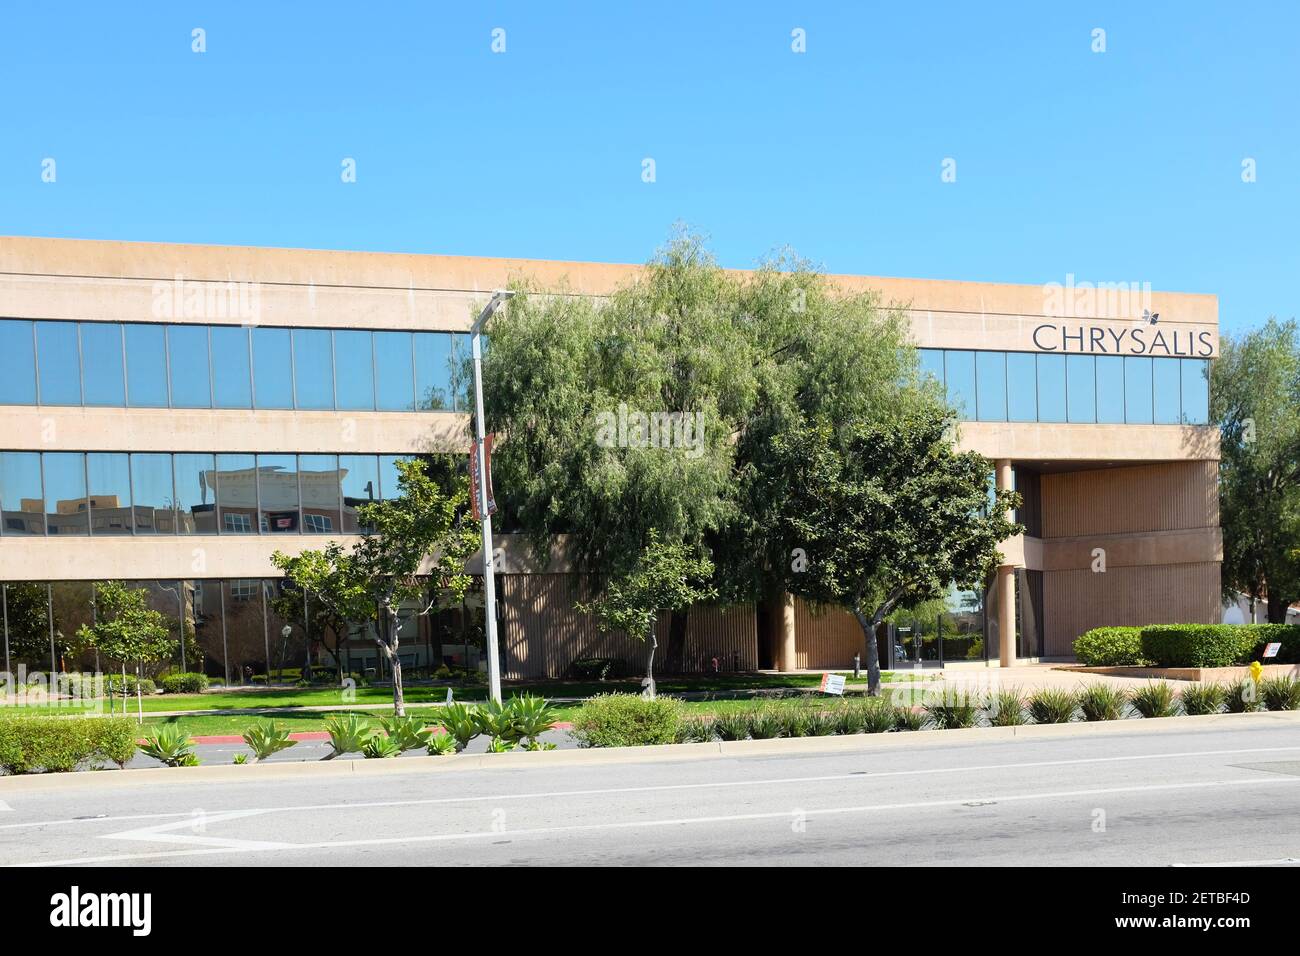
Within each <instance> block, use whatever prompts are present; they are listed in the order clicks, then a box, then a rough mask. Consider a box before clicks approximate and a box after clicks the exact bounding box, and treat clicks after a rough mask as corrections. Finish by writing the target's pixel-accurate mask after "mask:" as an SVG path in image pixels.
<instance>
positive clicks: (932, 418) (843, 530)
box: [773, 409, 1021, 695]
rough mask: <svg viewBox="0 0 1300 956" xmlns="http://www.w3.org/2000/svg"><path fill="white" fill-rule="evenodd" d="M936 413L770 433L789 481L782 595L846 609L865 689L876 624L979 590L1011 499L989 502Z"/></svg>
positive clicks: (1001, 496)
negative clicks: (954, 592) (793, 556)
mask: <svg viewBox="0 0 1300 956" xmlns="http://www.w3.org/2000/svg"><path fill="white" fill-rule="evenodd" d="M949 424H950V423H949V421H948V419H947V417H946V415H944V414H943V413H942V412H939V411H937V410H934V409H919V410H917V411H915V412H914V413H912V414H910V415H908V416H905V417H904V418H903V419H901V420H899V421H897V422H893V423H885V424H853V425H849V426H846V427H844V428H843V429H841V430H839V431H837V430H835V429H833V428H832V427H830V426H829V425H825V424H815V425H809V426H806V427H804V428H802V429H797V430H794V431H792V432H790V433H788V434H786V435H783V436H780V437H778V439H777V440H776V441H775V442H774V448H773V453H774V454H775V455H778V456H780V458H781V459H782V461H783V462H784V468H785V469H786V470H787V473H788V476H789V480H788V487H787V489H786V493H785V496H784V498H783V502H784V505H783V507H784V513H783V514H782V515H781V516H780V519H779V520H780V524H781V533H782V535H783V536H784V538H785V541H786V544H787V545H788V546H789V548H790V550H791V551H793V550H794V549H796V548H799V549H803V551H804V553H805V554H806V564H805V563H803V562H800V564H799V565H798V569H797V570H792V571H791V573H790V574H789V577H788V578H787V581H788V586H789V588H790V590H791V591H793V592H794V593H796V594H800V595H802V596H804V597H806V598H808V599H810V600H812V601H815V602H820V603H823V604H832V605H839V606H841V607H845V608H848V609H849V610H850V611H852V612H853V615H854V616H855V617H856V618H857V619H858V624H859V625H860V626H861V627H862V632H863V636H864V638H865V639H866V658H867V684H868V693H870V694H872V695H875V694H878V693H879V690H880V659H879V655H878V652H877V649H876V628H877V626H878V625H879V624H880V622H881V621H883V620H884V619H885V617H886V616H887V615H888V614H889V613H890V612H891V611H892V610H893V609H894V608H896V607H899V606H907V605H915V604H916V603H918V602H921V601H929V600H933V599H935V598H938V597H941V596H942V595H943V594H944V593H946V591H947V589H948V588H949V587H950V586H952V585H954V584H955V585H957V586H958V587H962V588H981V589H982V588H983V587H984V585H985V582H986V580H987V578H988V576H989V574H991V573H992V571H993V569H994V568H996V566H997V564H998V560H999V558H998V543H999V542H1001V541H1003V540H1005V539H1006V538H1009V537H1011V536H1012V535H1014V534H1016V533H1018V532H1019V531H1020V530H1021V528H1020V526H1019V525H1015V524H1012V523H1011V522H1010V521H1008V520H1007V518H1006V512H1007V510H1008V509H1009V508H1013V507H1015V506H1016V504H1017V502H1018V500H1019V498H1018V496H1017V495H1016V494H1015V492H1004V491H998V492H997V493H996V494H995V495H992V496H990V494H989V478H990V475H991V472H992V467H991V465H990V463H989V461H988V460H987V459H985V458H983V457H981V456H980V455H978V454H976V453H974V452H959V451H957V450H956V449H955V448H954V447H953V444H952V442H951V440H950V438H949V436H948V434H947V431H948V426H949Z"/></svg>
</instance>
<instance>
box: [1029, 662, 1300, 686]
mask: <svg viewBox="0 0 1300 956" xmlns="http://www.w3.org/2000/svg"><path fill="white" fill-rule="evenodd" d="M1052 669H1053V670H1058V671H1076V672H1078V673H1082V674H1109V675H1110V676H1112V677H1149V678H1151V679H1152V680H1188V681H1191V680H1195V681H1210V682H1218V683H1224V684H1227V683H1231V682H1232V681H1238V680H1243V679H1245V678H1247V677H1249V676H1250V666H1249V665H1247V666H1245V667H1083V666H1077V667H1054V668H1052ZM1261 676H1262V677H1265V678H1268V677H1295V678H1300V664H1265V665H1264V673H1263V674H1262V675H1261Z"/></svg>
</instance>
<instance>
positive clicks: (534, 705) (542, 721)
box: [509, 694, 555, 750]
mask: <svg viewBox="0 0 1300 956" xmlns="http://www.w3.org/2000/svg"><path fill="white" fill-rule="evenodd" d="M509 706H510V708H511V710H512V711H513V713H514V730H515V731H516V732H517V733H518V734H519V737H518V738H517V739H521V740H526V741H527V742H528V744H527V746H528V749H529V750H539V749H542V748H541V745H540V744H539V743H538V739H537V738H539V737H540V736H541V735H542V734H544V733H546V731H548V730H550V729H551V725H552V724H553V723H555V708H554V707H552V706H551V705H550V704H548V703H547V702H546V699H545V698H544V697H535V696H533V695H531V694H525V695H524V696H523V697H513V698H511V700H510V705H509Z"/></svg>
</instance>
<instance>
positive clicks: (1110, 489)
mask: <svg viewBox="0 0 1300 956" xmlns="http://www.w3.org/2000/svg"><path fill="white" fill-rule="evenodd" d="M638 271H639V267H637V266H631V265H621V264H602V263H566V262H548V261H540V260H521V259H489V258H465V257H455V256H427V255H406V254H385V253H371V252H336V251H315V250H287V249H259V248H245V247H215V246H187V245H168V244H153V243H125V242H98V241H75V240H59V239H33V238H16V237H15V238H0V317H3V318H18V319H36V320H69V321H72V320H75V321H80V322H128V323H140V322H144V323H150V322H166V323H173V324H188V323H192V324H198V325H213V326H219V325H238V326H254V327H256V326H274V327H291V328H297V327H305V328H324V329H372V330H394V331H404V330H444V331H464V330H466V329H467V328H468V327H469V323H470V321H471V318H472V315H473V314H474V311H475V310H476V308H477V307H478V306H479V305H480V304H481V303H482V302H483V301H485V299H486V298H487V296H488V294H490V292H491V290H493V289H495V288H499V287H502V286H505V285H509V284H510V283H512V282H517V281H526V282H528V283H530V284H531V285H533V286H534V287H537V288H539V289H543V290H546V291H549V292H555V293H562V294H576V295H590V296H601V295H606V294H608V293H609V292H611V291H612V290H613V289H614V288H616V287H617V286H618V285H619V284H621V283H624V282H626V281H628V280H629V279H631V278H632V277H634V276H635V275H636V274H637V272H638ZM833 279H834V281H836V282H837V283H838V284H839V285H840V286H841V287H843V288H845V289H846V290H851V291H874V292H876V293H878V294H879V296H880V299H881V302H882V304H884V305H887V306H891V307H895V308H899V309H901V310H902V311H903V312H904V314H905V315H906V316H907V318H908V320H909V322H910V324H911V328H912V332H913V337H914V339H915V341H916V344H917V345H918V346H920V347H923V348H943V349H971V350H977V351H979V350H999V351H1007V352H1026V353H1035V354H1040V355H1042V354H1046V355H1055V354H1066V355H1106V356H1112V355H1118V356H1137V355H1142V356H1154V357H1166V356H1168V357H1189V358H1197V359H1207V358H1213V357H1214V356H1216V355H1217V354H1218V304H1217V300H1216V299H1215V297H1214V296H1210V295H1195V294H1183V293H1168V292H1158V291H1151V290H1149V289H1145V288H1139V287H1137V286H1136V285H1135V284H1134V285H1131V286H1124V287H1121V288H1116V287H1108V288H1094V287H1089V286H1086V284H1082V283H1080V284H1075V283H1073V281H1072V280H1068V279H1066V280H1065V281H1062V282H1059V283H1048V284H1045V285H1043V286H1024V285H999V284H988V283H971V282H950V281H930V280H911V279H895V278H876V277H865V276H837V277H833ZM1143 311H1149V312H1155V313H1159V316H1160V319H1159V324H1158V325H1152V324H1150V323H1145V322H1143V321H1142V320H1141V315H1142V312H1143ZM0 416H2V418H0V421H2V422H3V424H2V425H0V436H2V437H0V450H9V451H47V452H48V451H130V452H143V451H156V452H194V451H202V452H232V453H233V452H258V453H274V452H285V453H290V452H296V453H302V454H315V453H338V454H402V453H410V452H425V451H456V450H464V449H465V448H466V447H467V440H466V437H465V436H466V417H465V416H464V415H463V414H457V413H450V412H447V413H423V414H415V413H406V412H378V411H365V412H355V413H352V412H342V411H330V412H324V411H287V410H261V409H259V410H230V409H193V408H190V409H151V408H125V409H124V408H95V407H67V406H52V405H34V406H33V405H27V406H16V405H15V406H0ZM957 440H958V442H959V444H960V445H961V446H962V447H965V448H970V449H973V450H976V451H978V452H980V453H981V454H983V455H985V456H986V457H988V458H989V459H990V460H992V461H995V462H997V465H998V468H997V471H998V478H999V482H1000V483H1001V482H1002V481H1004V480H1007V481H1009V480H1011V478H1010V476H1011V474H1012V473H1013V472H1014V473H1015V474H1016V475H1017V476H1020V475H1021V474H1031V473H1032V474H1034V475H1037V476H1040V477H1039V478H1038V479H1036V480H1037V482H1038V485H1037V487H1038V488H1039V501H1038V507H1039V509H1040V510H1041V527H1040V528H1038V529H1037V531H1038V533H1027V534H1025V535H1022V536H1019V537H1017V538H1015V539H1012V540H1010V541H1008V542H1005V543H1004V545H1003V554H1004V566H1003V571H1002V572H1001V573H1000V574H999V576H998V579H997V581H996V582H995V583H994V584H993V587H994V589H995V590H996V592H997V593H998V595H999V603H1001V604H1002V605H1003V606H1005V605H1007V604H1009V603H1012V602H1015V601H1017V600H1023V596H1022V597H1018V594H1019V593H1020V591H1019V590H1018V588H1019V587H1020V585H1019V584H1018V583H1017V582H1021V581H1024V580H1026V579H1024V577H1023V574H1021V573H1022V572H1034V573H1035V574H1041V576H1042V577H1041V582H1042V583H1041V591H1042V608H1041V617H1042V622H1041V648H1040V649H1039V650H1038V652H1037V654H1036V655H1034V656H1038V655H1041V656H1044V657H1058V656H1069V654H1070V649H1069V648H1070V642H1071V641H1072V640H1073V638H1074V637H1075V636H1077V635H1078V633H1080V632H1081V631H1082V630H1085V629H1087V628H1088V627H1092V626H1098V625H1101V624H1121V623H1142V622H1145V621H1158V620H1215V619H1217V618H1216V614H1217V610H1218V580H1219V562H1220V560H1221V549H1222V543H1221V538H1220V533H1219V529H1218V512H1217V499H1216V491H1215V476H1216V467H1217V460H1218V456H1219V452H1218V440H1217V432H1216V430H1215V429H1214V428H1212V427H1208V426H1204V425H1177V424H1170V425H1155V424H1092V423H1088V424H1061V423H1046V422H1001V421H969V422H964V423H962V424H961V425H960V426H959V428H958V433H957ZM320 540H321V539H320V538H318V537H308V536H306V535H302V536H279V535H274V536H269V535H251V536H248V537H242V538H241V537H237V536H224V535H223V536H216V535H210V536H205V535H197V536H182V537H172V538H166V539H164V538H158V537H151V538H149V539H146V540H141V539H140V538H138V537H135V538H133V537H121V538H98V537H94V536H91V537H89V538H87V537H82V538H68V539H59V538H54V537H50V538H39V539H36V538H30V539H22V538H4V539H0V578H3V579H5V580H20V579H21V580H51V581H57V580H81V581H88V580H97V579H103V578H107V577H126V578H169V579H174V578H179V577H196V576H202V577H209V578H222V579H224V578H254V577H270V576H273V575H274V573H275V572H274V570H273V568H272V567H271V565H270V563H269V557H270V554H271V552H272V551H273V550H275V549H277V548H279V549H281V550H288V551H292V550H295V549H299V548H302V547H311V546H315V545H317V544H318V543H319V542H320ZM1097 549H1102V551H1103V552H1104V555H1105V562H1104V563H1105V570H1104V571H1099V570H1096V569H1095V567H1094V565H1095V563H1096V556H1095V554H1094V552H1095V551H1096V550H1097ZM1017 574H1020V576H1019V577H1014V575H1017ZM530 577H535V576H530V575H526V574H518V575H514V574H507V575H506V584H505V585H504V586H503V592H504V594H505V595H506V596H507V608H508V610H507V612H506V613H507V614H508V615H513V616H512V617H510V618H509V619H508V620H509V622H510V623H509V624H508V626H507V629H506V632H505V633H506V634H507V640H508V641H513V642H514V645H513V646H514V647H515V650H516V651H517V653H516V656H515V658H514V660H515V661H516V670H517V671H518V674H519V676H523V675H524V674H537V673H550V672H555V671H556V670H558V669H563V667H564V666H567V664H566V661H567V660H571V659H572V658H573V657H574V656H584V655H585V656H592V654H593V653H594V652H595V651H596V650H598V649H599V648H601V647H604V644H602V643H601V642H602V641H603V640H604V639H603V638H598V637H596V636H594V635H595V632H594V631H593V630H592V629H591V626H590V622H580V623H579V622H575V621H569V623H567V624H559V623H555V622H562V621H568V620H569V619H568V618H567V617H565V616H564V613H562V612H561V610H560V609H559V608H558V605H562V604H563V603H564V602H563V601H562V600H561V599H560V598H558V597H556V596H555V595H554V594H552V593H551V590H553V587H552V585H550V584H545V582H544V581H543V580H542V579H549V578H551V577H554V575H549V574H548V575H541V576H540V577H538V578H537V579H536V580H531V581H530V580H529V579H530ZM512 595H513V596H514V597H513V598H512V597H511V596H512ZM515 598H517V599H518V601H520V602H524V603H522V604H516V605H511V604H510V601H511V600H514V599H515ZM546 608H550V610H549V611H546V610H545V609H546ZM565 613H567V612H565ZM713 613H714V612H708V614H701V615H700V616H699V618H698V619H697V620H698V621H700V622H703V621H706V620H711V621H713V624H714V625H715V630H716V629H717V628H720V629H721V630H717V632H716V635H714V634H710V633H707V632H705V631H700V630H698V627H700V626H702V625H700V624H693V625H692V628H693V630H692V635H693V636H692V641H693V642H694V643H693V644H692V645H691V646H692V648H693V650H692V653H693V654H695V655H696V656H697V657H700V658H701V660H704V659H709V660H711V659H712V658H713V657H723V658H727V659H728V660H730V659H731V658H733V657H734V658H735V659H736V660H739V659H741V658H743V659H744V660H745V661H746V662H749V661H754V662H755V664H754V665H753V666H757V664H758V663H760V662H761V658H762V657H763V654H762V653H760V648H759V645H760V644H761V643H763V642H761V641H760V640H759V637H758V635H757V632H756V630H755V629H756V627H757V626H758V625H757V624H756V622H755V616H754V614H753V610H752V609H749V611H748V612H743V611H735V612H727V615H729V616H727V615H723V616H722V617H718V618H717V620H714V618H713V617H710V616H709V615H712V614H713ZM717 613H718V614H719V615H722V612H717ZM548 614H550V615H559V616H558V617H548V616H547V615H548ZM724 617H725V626H723V624H722V623H721V622H722V621H723V618H724ZM1016 620H1017V619H1016V618H1015V617H1014V616H1012V617H1008V616H1007V615H1005V614H1003V615H1001V616H1000V617H999V620H998V630H999V634H998V641H997V642H998V643H999V644H1000V645H1001V650H1000V652H999V653H997V654H994V655H992V657H991V662H992V663H998V662H999V661H1000V662H1002V663H1010V662H1012V661H1014V660H1015V656H1016V655H1015V648H1014V646H1011V647H1008V642H1009V641H1010V643H1011V644H1012V645H1014V642H1015V634H1016V630H1015V627H1016V624H1015V621H1016ZM547 622H552V623H555V626H554V627H553V626H552V623H547ZM776 634H777V640H776V642H775V646H776V651H775V656H776V658H777V660H775V662H774V663H775V664H776V665H778V666H781V667H786V668H796V667H799V668H807V667H831V666H839V667H844V666H849V665H850V664H851V658H852V653H853V651H854V649H855V648H856V649H860V648H861V633H860V630H859V629H858V626H857V623H856V621H853V620H852V618H851V617H849V616H847V615H843V614H841V613H838V612H829V613H821V612H818V613H813V612H811V611H810V610H809V609H807V608H806V607H804V606H803V605H802V603H801V602H797V601H792V600H787V601H783V603H782V605H781V611H780V615H779V626H778V627H777V629H776ZM537 640H540V641H543V642H554V641H560V642H561V643H562V644H563V646H564V647H565V648H567V650H563V651H556V650H554V649H553V648H551V647H550V644H549V643H548V644H547V645H546V646H545V647H543V648H540V649H538V648H533V647H532V645H531V644H530V643H529V642H532V641H537ZM765 640H767V639H765ZM565 642H567V643H565ZM612 646H613V645H611V647H612ZM508 659H511V658H510V657H509V655H508ZM529 662H531V663H529Z"/></svg>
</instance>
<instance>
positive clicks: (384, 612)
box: [379, 607, 406, 717]
mask: <svg viewBox="0 0 1300 956" xmlns="http://www.w3.org/2000/svg"><path fill="white" fill-rule="evenodd" d="M379 619H380V628H381V633H382V634H383V635H384V638H383V640H381V641H380V643H379V646H380V647H382V648H383V649H384V655H385V656H386V657H387V658H388V666H389V669H390V670H391V671H392V673H393V715H394V716H396V717H405V716H406V698H405V696H404V695H403V693H402V659H401V658H400V657H398V656H397V650H398V647H399V646H400V642H401V638H399V637H398V621H397V612H396V611H394V610H392V609H391V608H387V607H384V608H380V610H379Z"/></svg>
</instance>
